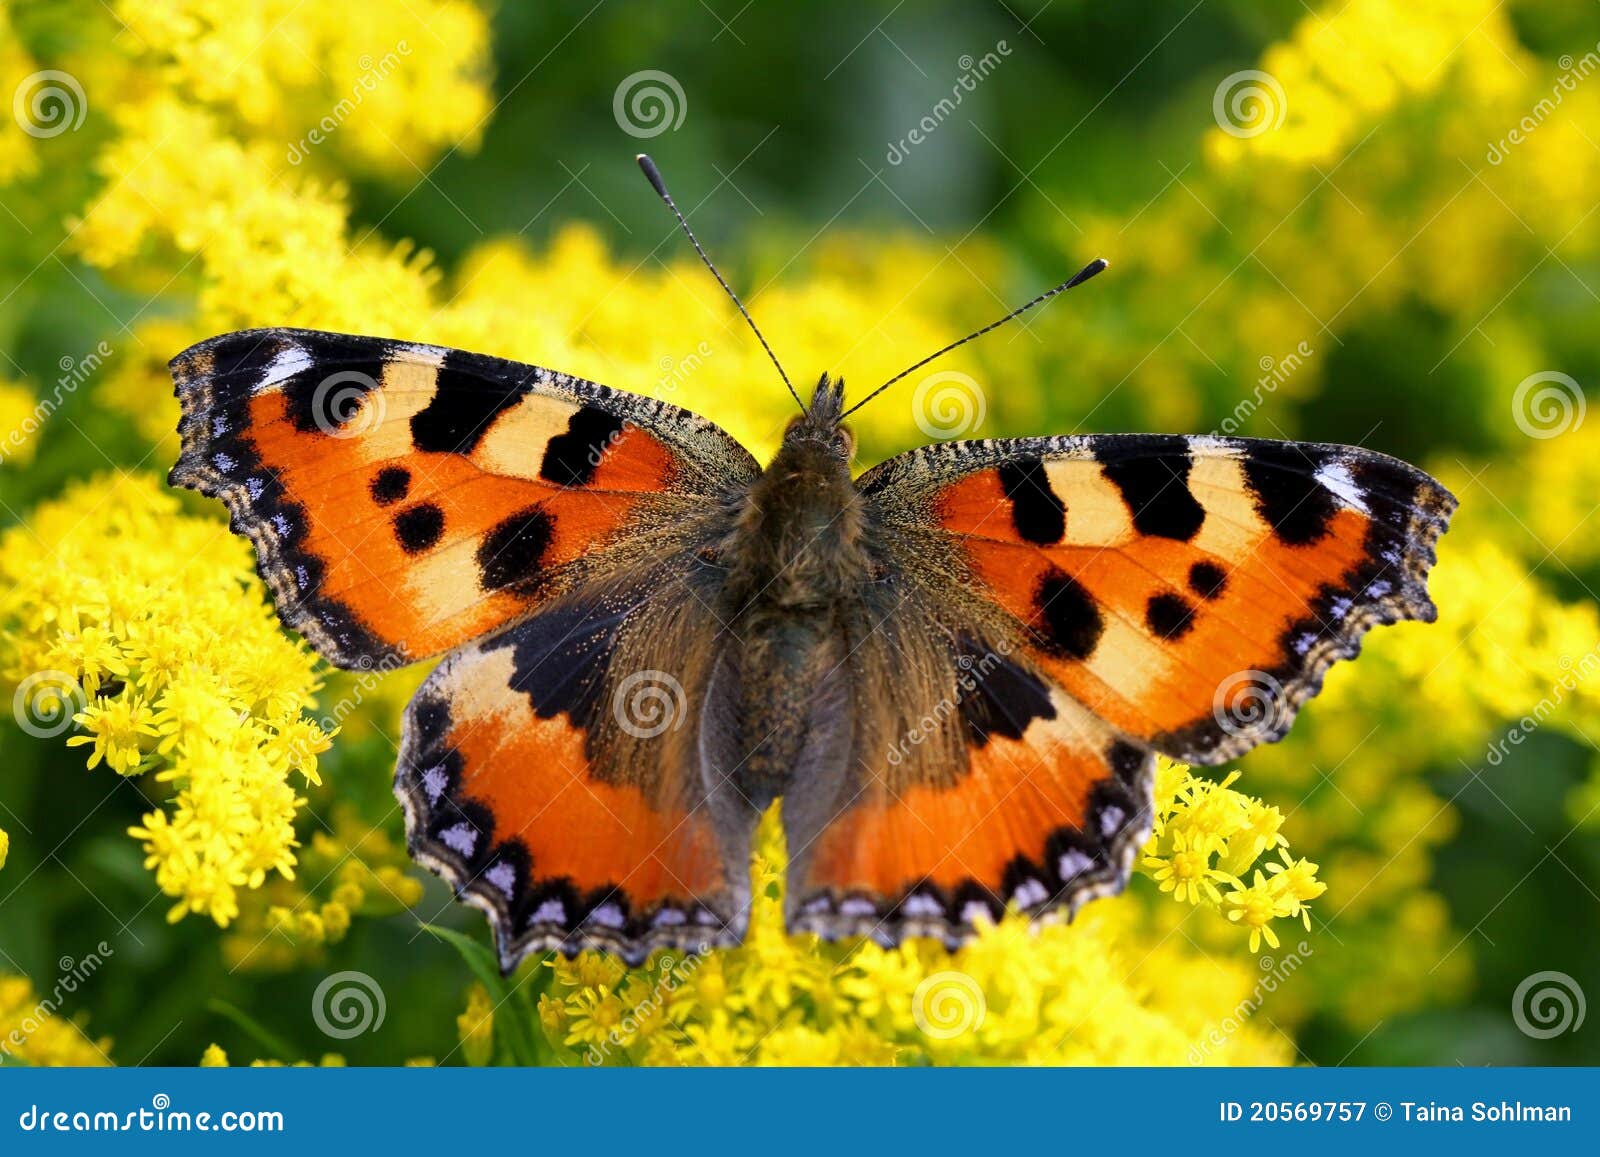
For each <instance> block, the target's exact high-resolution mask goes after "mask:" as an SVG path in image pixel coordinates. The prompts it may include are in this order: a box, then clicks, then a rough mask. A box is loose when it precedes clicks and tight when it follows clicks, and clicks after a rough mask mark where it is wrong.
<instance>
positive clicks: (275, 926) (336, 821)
mask: <svg viewBox="0 0 1600 1157" xmlns="http://www.w3.org/2000/svg"><path fill="white" fill-rule="evenodd" d="M331 827H332V830H331V831H323V830H318V831H315V832H313V833H312V835H311V838H310V840H309V841H308V842H307V844H306V846H305V847H304V848H302V849H300V851H299V862H298V866H297V870H296V875H295V878H294V879H275V880H272V881H270V882H269V883H268V884H267V885H266V886H265V887H263V888H261V889H259V890H257V891H254V892H251V893H250V894H249V895H248V896H246V897H244V898H243V899H242V900H241V902H240V906H239V908H240V911H239V918H238V920H236V921H235V922H234V923H233V925H232V926H230V927H229V929H228V934H227V936H225V937H224V938H223V941H222V955H223V958H224V959H225V960H226V961H227V962H228V966H229V969H230V970H234V969H251V970H255V971H268V970H281V969H286V968H290V967H293V966H295V965H297V964H305V963H317V962H320V961H321V960H322V958H323V956H324V955H325V953H324V951H323V950H324V949H325V948H326V946H328V945H330V944H337V943H339V941H341V940H343V939H344V937H345V934H346V933H347V932H349V930H350V923H351V920H352V919H353V918H355V917H357V916H363V917H372V916H391V915H394V914H395V913H396V912H403V911H405V910H406V909H408V908H410V907H412V906H413V905H415V904H416V903H417V901H418V900H420V899H422V883H421V881H420V880H418V879H417V878H416V877H415V876H412V875H410V874H408V869H409V868H410V867H411V861H410V858H409V857H408V856H407V854H406V850H405V846H404V844H403V843H402V842H401V841H399V840H396V839H394V838H392V837H391V836H390V835H389V834H388V833H387V832H385V831H383V830H381V829H378V828H374V827H372V826H371V825H370V824H368V823H367V822H366V821H364V820H363V819H362V818H361V816H360V815H359V813H358V812H357V811H356V809H355V808H354V807H352V806H350V805H348V804H338V805H335V806H334V808H333V812H332V818H331Z"/></svg>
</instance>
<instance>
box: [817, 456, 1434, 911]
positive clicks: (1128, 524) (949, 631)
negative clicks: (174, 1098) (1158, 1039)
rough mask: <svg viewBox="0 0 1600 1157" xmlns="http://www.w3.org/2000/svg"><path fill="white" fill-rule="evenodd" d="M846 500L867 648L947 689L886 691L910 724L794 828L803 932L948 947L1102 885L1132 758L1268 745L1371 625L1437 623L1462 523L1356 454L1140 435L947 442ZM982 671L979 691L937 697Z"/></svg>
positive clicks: (1135, 803) (1116, 876) (1128, 818)
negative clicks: (832, 803)
mask: <svg viewBox="0 0 1600 1157" xmlns="http://www.w3.org/2000/svg"><path fill="white" fill-rule="evenodd" d="M859 485H860V491H861V493H862V496H863V498H864V500H865V501H866V502H867V503H868V505H869V508H870V509H871V511H872V520H873V524H874V526H875V528H876V530H877V533H878V534H879V535H880V536H881V539H882V541H883V543H884V548H883V549H884V555H885V563H884V565H885V568H886V571H887V572H888V573H889V574H891V575H893V576H894V579H895V582H896V584H897V585H898V586H899V587H900V588H901V593H900V594H899V595H898V596H897V599H896V602H895V603H894V606H893V608H892V609H889V610H886V611H885V612H884V617H885V619H886V621H888V622H891V623H899V624H900V626H899V627H898V628H897V629H894V630H889V631H885V632H883V633H884V634H885V635H886V636H888V637H890V638H894V639H898V640H899V641H898V642H897V643H896V644H895V646H896V647H897V648H898V649H899V650H900V652H901V653H902V655H906V654H914V655H916V656H917V662H916V663H915V664H913V666H914V667H916V668H918V669H926V670H929V671H935V672H940V671H941V670H942V671H943V673H941V674H938V675H936V676H934V677H918V678H911V679H906V680H903V681H902V682H901V686H902V687H903V688H904V690H903V691H896V690H890V691H889V692H888V693H887V697H891V698H892V697H893V696H895V695H901V696H902V697H905V698H907V699H908V700H909V701H907V702H902V703H896V704H891V706H890V707H889V708H888V710H887V712H886V718H887V719H888V720H890V721H891V722H890V723H889V724H888V725H887V726H885V725H884V724H880V725H879V726H878V727H877V733H878V738H877V740H876V741H875V742H874V744H873V745H871V746H869V747H867V748H865V749H858V750H857V751H856V753H855V754H856V759H857V761H858V762H859V764H860V766H861V768H862V771H861V772H860V774H859V775H857V776H856V779H855V785H854V787H855V790H854V793H853V794H852V795H849V796H848V797H847V798H843V799H840V800H839V801H837V806H836V807H835V809H834V811H833V812H832V813H829V809H828V808H826V807H822V808H815V807H813V808H802V809H798V812H799V814H804V815H812V816H816V815H829V817H830V818H829V819H828V820H827V822H820V821H816V820H813V822H812V823H811V824H810V828H811V830H808V831H805V832H795V833H793V834H794V835H795V836H798V837H799V838H800V839H801V841H802V842H803V843H804V842H807V841H809V850H808V851H807V853H806V854H805V855H803V856H802V857H801V858H800V859H799V860H798V861H796V862H797V865H798V868H799V875H798V877H797V878H795V879H793V880H792V884H793V885H794V891H795V901H794V903H795V913H796V919H797V920H798V921H799V923H800V924H801V925H802V926H809V927H813V928H815V929H817V930H819V931H829V932H863V931H871V930H873V929H877V930H878V932H879V934H890V933H893V934H898V932H897V931H896V930H903V929H913V930H915V929H921V930H923V931H926V932H929V933H938V932H940V931H941V930H943V931H944V932H945V934H946V935H947V938H959V936H960V934H961V932H962V930H963V929H964V928H969V927H970V923H971V919H970V917H971V916H973V915H976V914H977V913H978V912H980V911H981V910H982V909H983V908H985V907H987V908H989V909H991V910H997V909H998V908H999V906H1001V905H1003V904H1004V903H1008V902H1015V903H1018V904H1020V905H1021V906H1022V907H1023V908H1024V909H1026V910H1028V911H1030V912H1033V913H1035V914H1042V913H1044V912H1047V911H1054V910H1057V909H1062V910H1067V911H1070V910H1071V909H1072V908H1073V907H1075V906H1076V904H1077V903H1079V902H1081V900H1082V899H1083V898H1084V897H1086V896H1089V895H1098V894H1101V893H1103V892H1104V891H1106V890H1108V889H1110V888H1113V887H1117V886H1120V884H1121V882H1122V880H1124V879H1125V877H1126V874H1127V870H1128V867H1129V865H1130V864H1131V860H1132V856H1133V854H1134V853H1135V852H1136V851H1137V848H1138V846H1139V844H1140V843H1141V842H1142V840H1143V839H1144V836H1145V833H1147V832H1148V823H1149V818H1148V816H1149V806H1150V787H1149V785H1150V779H1151V771H1150V769H1151V760H1152V753H1153V752H1161V753H1164V754H1167V755H1170V756H1172V757H1173V758H1175V759H1180V760H1184V761H1187V762H1193V763H1205V764H1211V763H1220V762H1222V761H1224V760H1227V759H1230V758H1233V757H1235V756H1237V755H1239V754H1242V753H1243V752H1244V751H1247V750H1248V749H1249V748H1250V747H1252V746H1254V745H1255V744H1257V743H1261V742H1269V741H1274V740H1276V739H1278V738H1281V737H1282V736H1283V734H1284V733H1285V732H1286V731H1287V730H1288V727H1289V725H1290V723H1291V722H1292V720H1293V717H1294V714H1295V712H1296V711H1297V710H1298V708H1299V707H1300V705H1301V704H1302V703H1304V702H1305V700H1307V699H1309V698H1310V697H1311V696H1313V695H1315V694H1316V693H1317V691H1318V690H1319V689H1320V688H1321V685H1322V678H1323V675H1324V673H1325V672H1326V670H1327V668H1328V667H1329V666H1330V665H1331V664H1332V663H1334V662H1335V661H1337V660H1339V659H1342V658H1349V657H1351V656H1354V655H1355V654H1356V653H1357V651H1358V650H1359V647H1360V641H1361V638H1362V636H1363V635H1364V634H1365V633H1366V631H1367V630H1369V629H1370V628H1371V627H1373V626H1375V625H1378V624H1382V623H1392V622H1396V621H1399V620H1401V619H1419V620H1422V621H1431V620H1432V619H1433V618H1434V617H1435V609H1434V606H1433V603H1432V602H1431V600H1430V599H1429V597H1428V593H1427V586H1426V580H1427V574H1428V570H1429V568H1430V567H1431V566H1432V564H1433V561H1434V544H1435V541H1436V540H1437V538H1438V536H1439V535H1440V534H1441V533H1442V532H1443V530H1444V528H1445V526H1446V524H1447V522H1448V519H1449V515H1450V513H1451V511H1452V510H1453V509H1454V506H1455V500H1454V499H1453V498H1452V497H1451V496H1450V494H1449V493H1448V492H1447V491H1445V490H1444V488H1443V487H1441V486H1439V484H1438V483H1437V482H1435V481H1434V480H1433V479H1431V478H1429V477H1428V476H1427V475H1426V474H1424V473H1422V472H1421V471H1418V470H1416V469H1414V468H1413V467H1410V466H1408V465H1406V464H1405V463H1402V462H1398V461H1396V460H1394V459H1392V458H1388V457H1385V456H1383V455H1381V454H1375V453H1372V452H1369V451H1363V450H1359V449H1353V448H1350V447H1341V446H1327V445H1315V444H1307V443H1284V442H1266V441H1257V440H1248V439H1226V438H1182V437H1164V436H1143V435H1125V436H1100V437H1078V438H1042V439H1021V440H1009V441H985V442H964V443H945V444H942V445H937V446H930V447H926V448H923V449H921V450H917V451H914V452H912V453H910V454H906V455H902V456H900V457H898V458H895V459H892V460H890V461H889V462H886V463H884V464H883V465H881V466H879V467H878V468H876V469H875V470H873V471H871V472H869V473H868V474H867V475H865V476H863V477H862V479H861V480H860V484H859ZM920 620H927V621H930V622H934V623H938V624H939V626H938V628H937V635H938V636H939V637H935V638H931V639H921V638H920V634H919V631H918V629H917V628H916V627H915V626H914V625H913V623H914V622H915V621H920ZM941 638H942V640H943V641H941ZM907 640H909V642H908V641H907ZM866 654H867V656H868V658H867V663H866V671H867V676H868V677H871V668H872V666H873V663H874V660H872V659H871V657H870V656H871V647H870V645H869V647H868V648H866ZM974 656H977V658H974ZM985 656H999V660H998V661H992V662H993V671H992V672H991V674H990V675H989V676H988V677H987V678H985V679H981V680H978V681H977V686H976V687H975V688H967V687H965V686H964V685H963V683H962V681H961V680H960V678H959V677H957V678H955V679H954V680H953V679H952V676H951V675H950V674H949V671H950V670H954V671H956V672H961V671H962V670H963V668H962V666H961V664H962V663H965V664H967V672H968V674H969V678H968V680H967V681H969V682H970V681H971V680H970V670H971V667H972V665H973V664H975V663H977V662H980V661H982V659H983V657H985ZM883 661H887V659H885V660H883ZM941 664H943V665H944V667H943V668H941V666H940V665H941ZM924 719H925V720H928V721H929V725H928V726H919V725H918V724H917V722H916V721H918V720H924ZM896 727H898V728H899V730H898V731H896V730H895V728H896ZM908 728H909V731H910V732H914V733H915V734H916V735H917V740H916V742H915V743H913V744H912V746H911V747H910V748H907V747H905V738H904V737H905V735H906V734H907V733H908ZM832 815H837V818H836V819H835V818H831V817H832ZM885 848H894V849H895V851H893V852H888V851H885V850H884V849H885ZM807 905H811V906H812V912H811V914H809V915H808V914H807V909H806V906H807Z"/></svg>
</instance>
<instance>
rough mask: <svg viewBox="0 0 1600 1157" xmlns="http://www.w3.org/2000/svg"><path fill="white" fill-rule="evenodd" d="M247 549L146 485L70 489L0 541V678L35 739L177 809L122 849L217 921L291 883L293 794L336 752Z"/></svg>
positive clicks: (302, 661) (92, 484)
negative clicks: (49, 741)
mask: <svg viewBox="0 0 1600 1157" xmlns="http://www.w3.org/2000/svg"><path fill="white" fill-rule="evenodd" d="M249 551H250V548H249V547H248V545H246V544H245V543H244V542H242V541H241V540H239V539H237V538H235V537H233V536H231V535H229V534H228V533H226V531H225V530H224V528H223V527H222V526H221V525H220V524H219V523H218V522H216V521H215V520H213V519H209V518H195V517H192V516H188V515H184V514H181V513H180V512H179V507H178V502H177V499H176V497H175V496H174V495H173V494H172V493H171V492H170V491H168V490H166V488H165V487H163V486H162V485H161V484H160V483H159V482H157V481H156V480H155V479H153V478H149V477H137V478H135V477H128V476H114V477H113V476H107V477H101V478H97V479H92V480H90V481H88V482H84V483H80V484H77V485H74V486H72V487H70V488H68V489H67V491H66V492H65V493H63V494H62V495H61V496H60V497H59V498H58V499H56V500H54V501H51V502H47V503H45V504H43V505H41V506H39V507H38V508H37V509H35V510H34V511H33V512H32V514H31V516H30V517H29V519H28V521H27V523H26V524H25V525H24V526H21V527H16V528H13V529H11V530H9V531H7V532H5V534H4V535H0V677H3V678H4V679H6V680H7V681H8V682H9V683H11V684H12V685H13V686H15V687H16V688H17V689H18V690H17V693H16V702H17V703H18V704H19V705H20V706H19V710H20V711H22V712H23V713H24V715H25V716H26V718H19V720H18V722H19V723H21V724H22V725H23V726H24V727H25V728H27V729H30V730H32V731H33V732H34V733H35V734H40V735H51V734H61V733H64V732H65V731H66V730H67V729H68V727H69V726H70V724H71V723H72V722H75V723H76V724H77V730H76V732H75V733H74V734H72V735H71V736H70V737H69V738H68V739H67V743H68V744H69V745H73V746H79V745H81V746H82V747H84V748H85V749H86V751H85V754H86V755H87V762H88V765H89V767H91V768H93V767H96V766H98V765H99V764H100V763H102V762H103V763H105V764H106V765H107V766H108V767H110V768H111V769H112V770H114V771H116V772H117V773H119V774H121V775H143V774H146V773H150V774H152V776H153V778H154V779H155V781H156V782H158V783H160V784H162V785H166V787H167V789H168V790H170V791H171V793H172V795H171V798H170V800H169V802H168V806H167V807H166V808H161V809H156V810H153V811H151V812H149V813H148V814H147V815H146V816H145V817H144V819H143V821H142V823H141V825H140V826H138V827H136V828H133V829H132V833H131V834H133V835H135V836H137V837H138V838H139V839H140V840H142V841H143V843H144V849H145V853H146V861H145V862H146V866H147V867H150V868H152V869H154V870H155V873H156V880H157V882H158V883H159V884H160V886H161V889H162V891H163V892H165V893H167V894H168V895H169V896H172V897H173V898H174V899H175V900H176V901H177V903H176V904H174V905H173V907H172V909H171V911H170V913H169V915H170V918H171V919H174V920H176V919H179V918H180V917H182V916H183V915H185V914H186V913H188V912H198V913H201V914H203V915H205V916H208V917H210V918H211V919H213V920H215V921H216V922H217V923H218V924H224V925H225V924H227V923H228V922H229V921H230V920H232V919H233V918H234V917H235V916H236V915H237V914H238V911H239V900H238V892H239V890H240V889H244V888H258V887H260V886H261V885H262V883H263V882H264V881H265V880H266V878H267V876H268V874H269V873H274V872H276V873H279V874H281V875H283V876H290V875H292V874H293V867H294V848H295V846H296V840H295V834H294V827H293V822H294V818H295V815H296V812H297V809H298V808H299V807H300V805H301V804H302V803H303V801H302V800H301V799H300V798H299V796H298V795H297V794H296V789H295V786H294V783H293V782H292V781H293V780H294V779H298V780H299V782H301V783H315V782H317V756H318V754H319V753H321V752H322V751H325V750H326V749H327V747H328V744H329V740H330V737H329V736H328V735H327V734H326V733H325V732H324V731H323V730H322V729H321V727H320V726H318V725H317V724H316V723H315V722H314V721H312V720H311V719H310V718H308V717H307V716H306V715H305V714H304V712H305V709H306V708H308V707H310V706H311V705H312V703H313V699H312V695H313V693H314V692H315V691H316V689H317V686H318V678H317V675H316V673H315V670H314V668H313V662H312V659H311V657H310V655H309V654H308V653H307V652H306V651H305V649H304V648H303V647H301V646H299V645H297V644H295V643H292V642H290V641H289V640H288V639H287V638H285V637H284V635H283V633H282V632H281V631H280V629H279V628H278V624H277V618H276V616H275V615H274V613H273V611H272V609H271V608H270V606H269V605H268V604H267V601H266V599H265V596H264V592H263V590H262V587H261V584H260V583H259V582H258V581H257V580H256V578H255V576H254V573H253V570H252V568H251V564H250V554H249Z"/></svg>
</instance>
